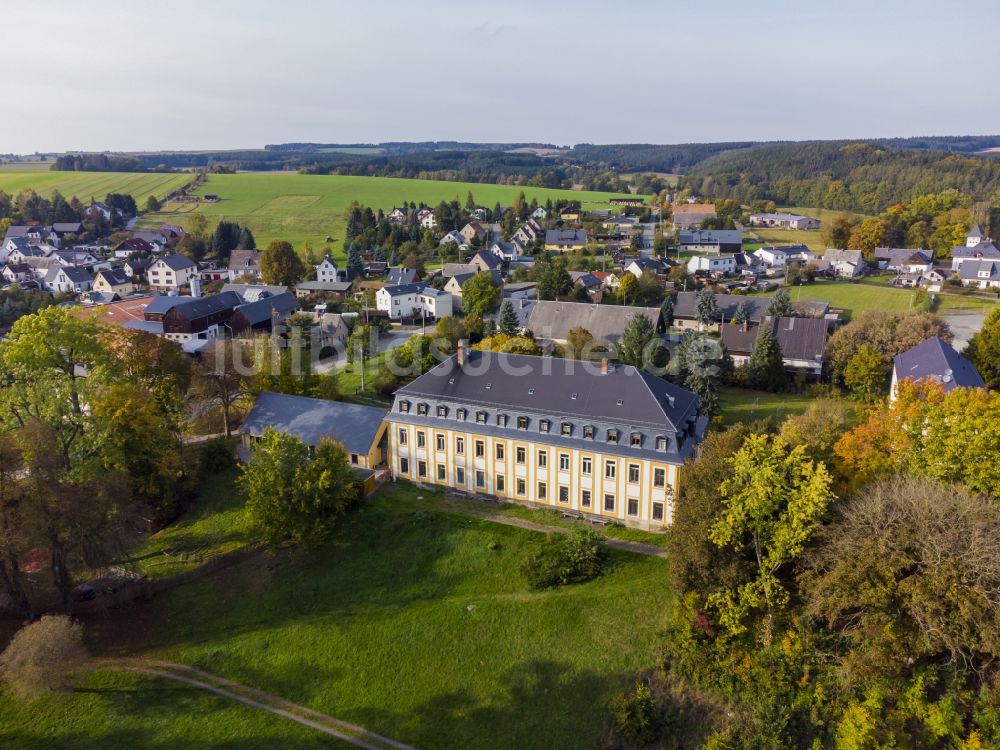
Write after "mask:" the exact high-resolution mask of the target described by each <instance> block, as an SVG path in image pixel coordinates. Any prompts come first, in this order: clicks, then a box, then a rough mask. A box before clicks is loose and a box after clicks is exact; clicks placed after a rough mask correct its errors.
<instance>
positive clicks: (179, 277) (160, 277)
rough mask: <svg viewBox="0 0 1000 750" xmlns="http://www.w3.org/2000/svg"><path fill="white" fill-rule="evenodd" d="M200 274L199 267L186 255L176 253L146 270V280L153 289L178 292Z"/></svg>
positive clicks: (152, 264)
mask: <svg viewBox="0 0 1000 750" xmlns="http://www.w3.org/2000/svg"><path fill="white" fill-rule="evenodd" d="M197 273H198V266H197V265H195V262H194V261H193V260H191V259H190V258H188V257H187V256H186V255H181V254H180V253H174V254H172V255H165V256H163V257H162V258H157V259H156V260H155V261H153V262H152V263H151V264H150V266H149V268H148V269H146V279H147V281H148V283H149V285H150V286H151V287H152V288H153V289H158V290H160V291H178V290H179V289H180V288H181V287H182V286H185V285H186V284H189V283H190V282H191V279H192V278H193V277H195V276H196V275H197Z"/></svg>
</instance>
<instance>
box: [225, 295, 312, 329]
mask: <svg viewBox="0 0 1000 750" xmlns="http://www.w3.org/2000/svg"><path fill="white" fill-rule="evenodd" d="M298 309H299V301H298V300H297V299H296V298H295V295H294V294H290V293H289V292H282V293H281V294H274V295H268V296H266V297H261V298H260V299H258V300H257V301H255V302H248V303H246V304H244V305H238V306H237V307H235V308H234V309H233V314H232V316H231V317H230V318H229V330H230V331H231V333H232V335H233V336H249V335H252V334H259V333H274V332H277V331H278V330H279V327H281V326H283V325H284V324H285V322H286V321H287V320H288V318H290V317H291V316H292V314H293V313H294V312H296V311H297V310H298Z"/></svg>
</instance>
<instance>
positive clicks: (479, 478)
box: [399, 458, 664, 521]
mask: <svg viewBox="0 0 1000 750" xmlns="http://www.w3.org/2000/svg"><path fill="white" fill-rule="evenodd" d="M416 463H417V473H416V478H417V479H418V480H421V479H427V478H428V475H427V462H426V461H424V460H422V459H420V460H417V462H416ZM630 469H631V467H630ZM636 471H638V467H636ZM655 471H658V472H661V480H662V472H663V469H656V470H655ZM399 473H400V474H409V473H410V461H409V459H407V458H400V459H399ZM474 476H475V487H476V489H479V490H485V489H486V472H485V471H483V470H481V469H477V470H476V471H475V475H474ZM437 481H439V482H447V481H448V468H447V467H446V466H445V465H444V464H438V465H437ZM636 481H638V478H637V479H636ZM493 482H494V491H495V492H498V493H506V491H507V481H506V477H505V476H504V475H503V474H497V475H496V476H495V477H494V479H493ZM455 484H456V485H459V486H464V485H465V469H464V468H463V467H461V466H457V467H455ZM658 486H663V485H658ZM527 493H528V483H527V480H526V479H525V478H524V477H515V479H514V494H515V495H517V496H521V497H525V496H526V495H527ZM569 494H570V492H569V487H567V486H566V485H560V486H559V494H558V500H559V502H560V503H562V504H564V505H568V504H569ZM534 501H535V502H548V483H547V482H541V481H540V482H538V487H537V494H536V495H535V498H534ZM615 504H616V499H615V495H614V493H612V492H606V493H604V505H603V509H604V512H605V513H614V512H615V507H616V505H615ZM580 507H581V508H583V509H585V510H589V509H591V508H592V507H593V495H592V493H591V491H590V490H587V489H584V490H580ZM625 512H626V514H627V515H629V516H638V515H639V498H637V497H629V498H627V500H626V508H625ZM663 513H664V504H663V503H662V502H654V503H653V504H652V513H651V517H652V519H653V520H654V521H662V520H663Z"/></svg>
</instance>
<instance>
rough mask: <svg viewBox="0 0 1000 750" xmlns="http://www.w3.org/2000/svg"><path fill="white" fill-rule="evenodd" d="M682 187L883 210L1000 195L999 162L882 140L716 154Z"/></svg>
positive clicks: (726, 195)
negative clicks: (947, 197) (942, 197)
mask: <svg viewBox="0 0 1000 750" xmlns="http://www.w3.org/2000/svg"><path fill="white" fill-rule="evenodd" d="M927 140H929V141H932V142H933V143H934V144H935V145H937V143H936V141H935V140H934V139H927ZM995 140H996V139H991V140H990V141H984V143H986V142H992V141H995ZM683 186H684V187H687V188H690V189H691V190H692V191H693V192H695V193H698V194H700V195H706V196H709V197H713V198H731V199H734V200H737V201H740V202H742V203H749V202H751V201H754V200H773V201H775V202H776V203H778V204H782V205H789V206H810V207H816V208H829V209H834V210H854V211H863V212H866V213H878V212H880V211H882V210H884V209H886V208H887V207H889V206H890V205H893V204H895V203H905V202H908V201H910V200H912V199H913V198H915V197H917V196H920V195H925V194H928V193H937V192H940V191H942V190H946V189H956V190H959V191H960V192H961V193H963V194H965V195H968V196H970V197H971V198H972V199H973V200H978V201H985V200H988V199H989V198H990V196H992V195H994V194H995V193H996V192H997V191H998V190H1000V159H996V158H988V157H987V158H984V157H977V156H964V155H960V154H956V153H945V152H942V151H929V150H920V149H916V148H898V147H896V148H894V147H890V146H888V145H887V144H884V143H881V142H877V141H872V142H846V141H820V142H813V143H791V144H781V145H774V146H766V147H755V148H751V149H746V150H743V151H737V152H729V153H723V154H718V155H716V156H713V157H710V158H708V159H706V160H705V161H703V162H702V163H700V164H699V165H697V166H696V167H695V168H694V169H692V170H691V171H690V172H689V173H688V174H687V175H686V177H685V179H684V181H683Z"/></svg>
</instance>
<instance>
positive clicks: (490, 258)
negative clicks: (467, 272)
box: [469, 250, 500, 271]
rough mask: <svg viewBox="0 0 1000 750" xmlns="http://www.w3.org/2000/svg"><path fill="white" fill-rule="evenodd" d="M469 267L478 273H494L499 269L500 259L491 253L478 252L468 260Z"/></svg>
mask: <svg viewBox="0 0 1000 750" xmlns="http://www.w3.org/2000/svg"><path fill="white" fill-rule="evenodd" d="M469 265H471V266H475V268H476V270H478V271H496V270H497V269H498V268H500V259H499V258H497V257H496V255H494V254H493V253H490V252H486V251H483V250H480V251H479V252H478V253H476V254H475V255H473V256H472V257H471V258H470V259H469Z"/></svg>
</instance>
